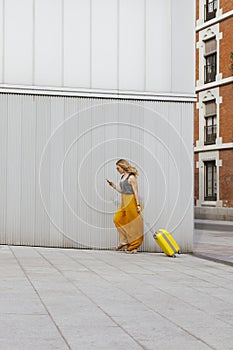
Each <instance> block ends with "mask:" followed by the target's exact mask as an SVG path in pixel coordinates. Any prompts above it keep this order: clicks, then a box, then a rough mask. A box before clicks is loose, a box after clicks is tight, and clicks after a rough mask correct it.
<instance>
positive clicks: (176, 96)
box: [0, 84, 197, 102]
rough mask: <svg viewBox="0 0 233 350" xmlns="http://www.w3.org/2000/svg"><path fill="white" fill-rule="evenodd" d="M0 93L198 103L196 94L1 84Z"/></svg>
mask: <svg viewBox="0 0 233 350" xmlns="http://www.w3.org/2000/svg"><path fill="white" fill-rule="evenodd" d="M0 93H8V94H28V95H48V96H66V97H86V98H112V99H131V100H151V101H171V102H172V101H174V102H196V101H197V98H196V94H182V93H170V92H167V93H166V92H164V93H157V92H145V91H123V90H102V89H78V88H77V89H76V88H63V87H62V88H57V87H51V86H43V87H42V86H25V85H9V84H0Z"/></svg>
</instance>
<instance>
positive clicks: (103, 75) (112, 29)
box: [91, 0, 118, 89]
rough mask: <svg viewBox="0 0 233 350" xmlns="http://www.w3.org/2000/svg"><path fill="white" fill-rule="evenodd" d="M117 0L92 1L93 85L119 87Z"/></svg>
mask: <svg viewBox="0 0 233 350" xmlns="http://www.w3.org/2000/svg"><path fill="white" fill-rule="evenodd" d="M117 4H118V2H117V0H98V1H93V2H92V70H91V71H92V87H93V88H103V89H117V80H118V79H117V78H118V77H117V75H118V67H117V65H118V52H117V49H118V33H117V30H118V16H117V11H118V7H117Z"/></svg>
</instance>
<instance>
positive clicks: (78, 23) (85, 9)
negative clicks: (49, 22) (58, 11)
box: [64, 0, 91, 88]
mask: <svg viewBox="0 0 233 350" xmlns="http://www.w3.org/2000/svg"><path fill="white" fill-rule="evenodd" d="M90 20H91V19H90V0H65V1H64V85H65V86H71V87H83V88H90V74H91V71H90V54H91V49H90V45H91V42H90V28H91V24H90Z"/></svg>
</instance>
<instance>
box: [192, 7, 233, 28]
mask: <svg viewBox="0 0 233 350" xmlns="http://www.w3.org/2000/svg"><path fill="white" fill-rule="evenodd" d="M232 16H233V10H231V11H228V12H226V13H223V14H221V15H219V16H218V17H215V18H213V19H211V20H210V21H207V22H204V23H202V24H200V25H197V26H196V32H199V31H201V30H203V29H206V28H208V27H210V26H212V25H214V24H217V23H220V22H222V21H224V20H225V19H228V18H230V17H232Z"/></svg>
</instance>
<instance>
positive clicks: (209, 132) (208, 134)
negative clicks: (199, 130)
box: [205, 124, 217, 145]
mask: <svg viewBox="0 0 233 350" xmlns="http://www.w3.org/2000/svg"><path fill="white" fill-rule="evenodd" d="M216 137H217V125H216V124H215V125H210V126H205V145H211V144H213V143H215V142H216Z"/></svg>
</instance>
